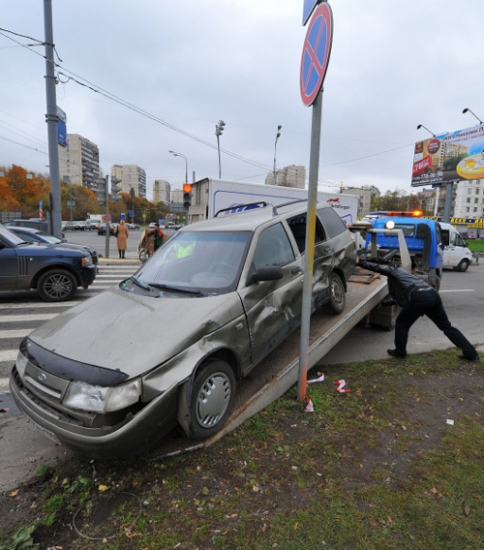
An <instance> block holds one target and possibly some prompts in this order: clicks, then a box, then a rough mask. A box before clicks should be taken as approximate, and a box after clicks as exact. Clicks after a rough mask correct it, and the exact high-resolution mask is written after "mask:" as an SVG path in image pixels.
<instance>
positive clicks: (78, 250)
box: [15, 243, 88, 258]
mask: <svg viewBox="0 0 484 550" xmlns="http://www.w3.org/2000/svg"><path fill="white" fill-rule="evenodd" d="M15 250H16V251H17V254H18V255H19V256H44V255H45V254H44V251H45V250H49V251H50V253H51V254H53V253H54V252H57V253H58V256H59V257H61V258H62V257H70V258H72V257H76V256H78V257H80V256H87V255H88V251H87V250H86V249H85V248H84V246H82V245H72V244H68V243H58V244H49V243H32V244H19V245H17V246H16V248H15Z"/></svg>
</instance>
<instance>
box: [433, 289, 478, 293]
mask: <svg viewBox="0 0 484 550" xmlns="http://www.w3.org/2000/svg"><path fill="white" fill-rule="evenodd" d="M442 292H474V289H473V288H456V289H454V290H439V294H442Z"/></svg>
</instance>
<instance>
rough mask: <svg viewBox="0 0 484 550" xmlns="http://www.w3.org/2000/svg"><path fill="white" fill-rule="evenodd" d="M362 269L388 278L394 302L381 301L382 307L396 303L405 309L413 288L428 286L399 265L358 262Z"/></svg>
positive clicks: (389, 289)
mask: <svg viewBox="0 0 484 550" xmlns="http://www.w3.org/2000/svg"><path fill="white" fill-rule="evenodd" d="M358 265H359V266H360V267H362V268H363V269H368V270H369V271H374V272H375V273H381V274H382V275H386V276H387V277H388V291H389V292H390V294H391V296H392V298H393V299H394V301H391V300H389V299H385V300H383V302H382V303H383V305H391V304H392V303H397V304H398V305H399V306H400V307H405V306H406V305H407V303H408V295H409V294H410V292H411V291H412V290H413V289H414V288H427V287H429V285H428V284H427V283H426V282H425V281H422V279H419V278H418V277H416V276H415V275H412V274H411V273H409V272H408V271H407V270H406V269H404V268H403V267H400V266H399V265H386V264H374V263H373V262H358Z"/></svg>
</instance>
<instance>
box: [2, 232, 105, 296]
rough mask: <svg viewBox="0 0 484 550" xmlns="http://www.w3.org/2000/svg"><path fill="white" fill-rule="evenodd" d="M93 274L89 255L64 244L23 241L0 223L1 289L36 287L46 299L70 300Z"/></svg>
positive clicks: (92, 279) (85, 251) (94, 268)
mask: <svg viewBox="0 0 484 550" xmlns="http://www.w3.org/2000/svg"><path fill="white" fill-rule="evenodd" d="M95 276H96V266H95V265H94V263H93V260H92V257H91V254H90V253H89V252H88V251H87V250H84V249H78V250H76V249H73V248H71V247H70V246H69V245H64V244H43V243H31V242H25V241H24V240H23V239H22V238H20V237H18V236H17V235H16V234H15V233H13V232H12V231H10V230H9V229H8V227H4V226H3V225H0V291H3V290H9V291H16V290H30V289H37V291H38V293H39V295H40V297H41V298H42V299H43V300H45V301H46V302H61V301H64V300H70V299H71V298H72V297H73V296H74V294H75V293H76V290H77V287H78V286H82V287H83V288H85V289H86V288H87V287H88V286H89V285H90V284H91V283H92V282H93V281H94V278H95Z"/></svg>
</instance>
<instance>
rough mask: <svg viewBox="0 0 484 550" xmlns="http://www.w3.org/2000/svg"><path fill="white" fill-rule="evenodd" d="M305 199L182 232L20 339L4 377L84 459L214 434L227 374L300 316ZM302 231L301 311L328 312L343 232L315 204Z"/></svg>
mask: <svg viewBox="0 0 484 550" xmlns="http://www.w3.org/2000/svg"><path fill="white" fill-rule="evenodd" d="M306 208H307V206H306V203H305V202H304V203H301V202H297V203H291V204H288V205H281V206H277V207H273V206H271V205H264V206H261V207H260V208H255V209H252V210H248V211H245V212H241V213H237V214H229V211H227V212H220V213H218V215H217V216H216V217H214V218H212V219H210V220H207V221H203V222H200V223H197V224H193V225H191V226H188V227H184V228H183V229H181V230H180V231H178V232H177V233H176V234H175V235H174V236H173V237H171V238H170V239H169V240H168V241H167V242H166V243H165V244H164V245H163V246H162V247H161V248H160V249H159V250H158V251H157V252H156V253H155V254H154V255H153V256H152V257H151V258H150V259H149V260H148V261H146V262H145V263H144V264H143V265H142V267H141V268H140V269H139V270H138V272H137V273H136V274H135V275H134V276H132V277H130V278H129V279H126V280H125V281H123V282H122V283H121V284H119V285H117V286H114V287H112V288H111V289H108V290H106V291H104V292H103V293H101V294H99V295H97V296H96V297H94V298H91V299H89V300H87V301H85V302H83V303H82V304H79V305H77V306H75V307H73V308H72V309H70V310H69V311H68V312H66V313H64V314H61V315H59V316H58V317H56V318H55V319H53V320H52V321H49V322H47V323H45V324H44V325H43V326H42V327H40V328H39V329H37V330H35V331H34V332H32V333H31V334H29V336H27V337H26V338H25V340H24V341H23V343H22V345H21V347H20V351H19V354H18V358H17V361H16V364H15V367H14V368H13V372H12V376H11V391H12V394H13V396H14V399H15V401H16V403H17V404H18V406H19V408H20V409H21V410H22V411H23V412H24V413H25V414H26V415H27V416H28V417H30V418H31V419H32V420H33V421H34V422H35V424H37V425H38V426H39V427H40V428H41V429H42V431H43V432H44V433H47V434H50V436H51V437H52V438H53V439H55V440H56V441H60V442H61V443H62V444H64V445H65V446H67V447H69V448H71V449H74V450H76V451H79V452H81V453H84V454H87V455H91V456H101V457H102V456H104V457H109V456H122V455H130V454H139V453H141V452H144V451H146V450H147V449H148V448H150V447H151V446H153V445H155V444H156V443H157V442H158V441H159V440H160V438H162V437H163V436H164V435H165V434H166V433H167V432H168V431H170V430H171V429H173V428H174V427H175V426H177V425H178V426H179V427H181V428H182V429H183V430H184V431H185V432H186V434H187V435H188V436H189V437H191V438H193V439H198V440H202V439H206V438H208V437H211V436H212V435H214V434H215V433H217V432H218V431H219V430H220V429H221V428H222V427H223V426H224V424H225V423H226V420H227V418H228V416H229V415H230V413H231V411H232V408H233V403H234V398H235V393H236V391H237V383H236V381H237V379H240V378H243V377H244V376H246V375H247V374H248V373H249V372H250V371H251V370H252V369H253V368H254V367H255V366H256V365H257V364H258V363H259V362H260V361H261V360H262V359H263V358H264V357H265V356H266V355H267V354H269V353H270V352H271V351H272V350H273V349H274V348H275V347H276V346H278V345H279V344H280V343H281V342H282V341H283V340H284V339H285V338H286V337H287V336H288V335H289V334H291V333H292V332H293V331H294V330H296V329H297V328H298V326H299V324H300V318H301V308H302V288H303V285H302V280H303V273H304V265H305V264H304V261H305V258H304V256H305V253H304V249H305V232H306ZM315 238H316V244H315V252H314V253H315V259H314V278H313V300H314V306H315V307H316V308H319V307H323V306H324V307H326V308H327V309H328V310H329V311H330V312H332V313H340V312H342V311H343V310H344V307H345V292H346V281H347V278H348V276H349V275H350V274H351V272H352V270H353V268H354V266H355V263H356V249H355V245H354V241H353V240H352V238H351V235H350V233H349V231H348V229H347V228H346V226H345V224H344V222H343V221H342V220H341V218H340V217H339V216H338V214H337V213H336V211H335V210H334V209H333V208H331V207H328V206H321V207H318V209H317V224H316V235H315ZM93 319H96V322H93Z"/></svg>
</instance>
